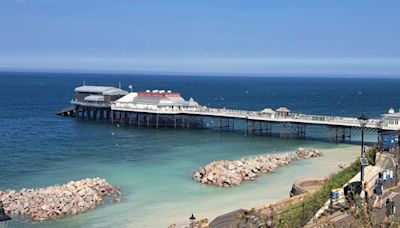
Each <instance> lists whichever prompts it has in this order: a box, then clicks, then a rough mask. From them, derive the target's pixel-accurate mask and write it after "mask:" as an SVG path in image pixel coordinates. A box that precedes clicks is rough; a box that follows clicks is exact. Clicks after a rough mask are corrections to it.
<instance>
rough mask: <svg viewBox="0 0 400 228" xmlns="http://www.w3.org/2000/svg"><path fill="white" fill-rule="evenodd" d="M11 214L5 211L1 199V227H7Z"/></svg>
mask: <svg viewBox="0 0 400 228" xmlns="http://www.w3.org/2000/svg"><path fill="white" fill-rule="evenodd" d="M10 220H11V218H10V216H8V215H7V214H6V213H5V212H4V208H3V203H2V202H1V201H0V227H1V228H7V227H8V225H9V223H10Z"/></svg>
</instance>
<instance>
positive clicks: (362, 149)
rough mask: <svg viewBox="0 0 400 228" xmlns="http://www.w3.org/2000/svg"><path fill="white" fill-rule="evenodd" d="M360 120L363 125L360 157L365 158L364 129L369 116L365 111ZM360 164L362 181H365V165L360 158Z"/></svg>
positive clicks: (361, 125)
mask: <svg viewBox="0 0 400 228" xmlns="http://www.w3.org/2000/svg"><path fill="white" fill-rule="evenodd" d="M358 121H359V122H360V127H361V158H360V159H363V158H364V129H365V126H366V125H367V122H368V117H367V116H366V115H365V114H364V113H362V114H361V116H360V117H358ZM360 166H361V182H363V181H364V166H363V164H362V163H361V160H360Z"/></svg>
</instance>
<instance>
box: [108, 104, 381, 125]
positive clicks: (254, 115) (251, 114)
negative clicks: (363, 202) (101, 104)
mask: <svg viewBox="0 0 400 228" xmlns="http://www.w3.org/2000/svg"><path fill="white" fill-rule="evenodd" d="M112 110H117V111H132V112H147V113H154V114H175V115H179V114H189V115H202V116H210V117H225V118H236V119H243V120H255V121H270V122H288V123H300V124H314V125H332V126H344V127H360V123H359V121H358V119H357V118H353V117H340V116H324V115H308V114H300V113H289V114H288V115H285V116H282V115H278V114H276V113H275V114H273V113H264V112H260V111H248V110H236V109H226V108H209V107H205V106H201V107H189V108H171V107H168V106H165V107H161V108H139V107H137V106H135V105H132V104H131V103H121V102H117V103H115V104H112ZM366 128H370V129H379V128H382V123H381V120H379V119H370V120H368V122H367V125H366Z"/></svg>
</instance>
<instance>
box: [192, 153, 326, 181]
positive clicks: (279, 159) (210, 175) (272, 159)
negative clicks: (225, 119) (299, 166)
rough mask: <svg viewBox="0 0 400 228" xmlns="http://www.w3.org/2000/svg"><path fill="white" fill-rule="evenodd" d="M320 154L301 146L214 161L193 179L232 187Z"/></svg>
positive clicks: (201, 169)
mask: <svg viewBox="0 0 400 228" xmlns="http://www.w3.org/2000/svg"><path fill="white" fill-rule="evenodd" d="M320 156H322V154H321V152H319V151H318V150H309V151H305V150H304V149H303V148H299V149H298V150H297V151H296V152H295V153H288V154H277V155H265V156H257V157H253V158H242V159H241V160H235V161H227V160H222V161H213V162H211V163H210V164H208V165H206V166H204V167H200V168H199V169H198V170H197V171H196V172H194V174H193V179H194V180H195V181H197V182H200V183H203V184H209V185H215V186H218V187H231V186H235V185H240V184H241V183H242V182H243V181H254V180H255V179H256V177H258V176H259V175H260V174H261V173H271V172H273V171H274V170H275V169H276V168H278V167H281V166H285V165H289V164H290V163H291V162H292V161H294V160H298V159H308V158H312V157H320Z"/></svg>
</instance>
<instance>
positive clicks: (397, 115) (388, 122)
mask: <svg viewBox="0 0 400 228" xmlns="http://www.w3.org/2000/svg"><path fill="white" fill-rule="evenodd" d="M381 120H382V125H383V126H387V127H392V128H399V127H400V112H395V111H394V109H393V108H391V109H389V112H388V113H386V114H382V115H381Z"/></svg>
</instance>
